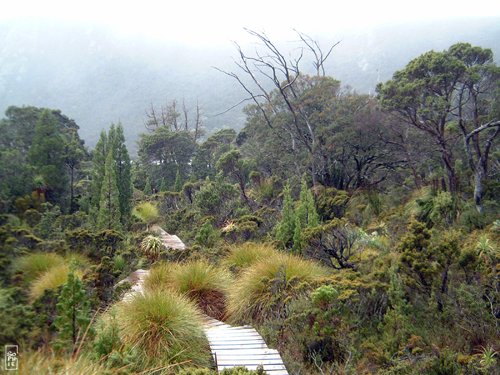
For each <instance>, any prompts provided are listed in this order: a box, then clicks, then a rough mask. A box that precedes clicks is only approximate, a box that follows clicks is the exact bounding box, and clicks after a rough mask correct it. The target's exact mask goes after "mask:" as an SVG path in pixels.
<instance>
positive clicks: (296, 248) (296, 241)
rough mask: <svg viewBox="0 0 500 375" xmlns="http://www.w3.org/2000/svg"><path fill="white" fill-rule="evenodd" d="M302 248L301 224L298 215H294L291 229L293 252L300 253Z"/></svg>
mask: <svg viewBox="0 0 500 375" xmlns="http://www.w3.org/2000/svg"><path fill="white" fill-rule="evenodd" d="M301 250H302V225H301V223H300V217H299V215H295V228H294V230H293V246H292V251H293V252H294V253H297V254H298V253H300V252H301Z"/></svg>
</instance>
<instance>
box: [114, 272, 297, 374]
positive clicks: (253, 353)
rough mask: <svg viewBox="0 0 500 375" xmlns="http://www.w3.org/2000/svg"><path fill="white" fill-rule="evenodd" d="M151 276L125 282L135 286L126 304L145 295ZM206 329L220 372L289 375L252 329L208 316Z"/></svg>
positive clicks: (140, 275)
mask: <svg viewBox="0 0 500 375" xmlns="http://www.w3.org/2000/svg"><path fill="white" fill-rule="evenodd" d="M148 275H149V271H148V270H142V269H139V270H137V271H135V272H132V273H131V274H130V276H129V277H127V278H126V279H125V280H124V281H128V282H129V283H130V284H132V289H131V290H130V291H128V292H127V293H125V295H124V296H123V300H124V301H130V300H131V299H132V298H133V297H134V295H135V294H137V293H140V294H142V293H144V288H143V283H144V280H145V278H146V277H147V276H148ZM203 330H204V331H205V335H206V336H207V339H208V343H209V345H210V350H211V351H212V356H213V358H214V361H215V363H216V365H217V371H218V372H219V371H222V370H224V369H225V368H232V367H238V366H244V367H246V368H247V369H249V370H256V369H257V367H258V366H259V365H262V367H263V368H264V370H265V371H266V373H268V374H269V375H288V372H287V370H286V368H285V365H284V364H283V360H282V359H281V356H280V354H279V353H278V351H277V350H274V349H269V348H268V347H267V345H266V343H265V341H264V339H263V338H262V337H261V336H260V334H259V333H258V332H257V331H256V330H255V329H254V328H252V327H251V326H241V327H233V326H230V325H229V324H226V323H223V322H221V321H219V320H216V319H213V318H210V317H209V316H205V321H204V325H203Z"/></svg>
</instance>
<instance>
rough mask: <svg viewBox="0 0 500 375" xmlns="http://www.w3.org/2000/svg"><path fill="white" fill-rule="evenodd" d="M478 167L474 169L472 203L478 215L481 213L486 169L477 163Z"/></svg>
mask: <svg viewBox="0 0 500 375" xmlns="http://www.w3.org/2000/svg"><path fill="white" fill-rule="evenodd" d="M478 164H479V165H478V166H477V167H476V170H475V171H474V203H475V205H476V210H477V212H479V213H480V214H482V213H483V204H482V200H483V195H484V189H483V181H484V178H485V176H486V169H485V168H484V166H483V165H482V163H478Z"/></svg>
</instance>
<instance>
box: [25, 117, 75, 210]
mask: <svg viewBox="0 0 500 375" xmlns="http://www.w3.org/2000/svg"><path fill="white" fill-rule="evenodd" d="M28 157H29V160H30V162H31V164H32V165H33V166H34V167H35V168H36V170H37V174H38V175H39V176H40V177H41V179H42V180H43V181H44V184H45V188H46V190H47V191H46V196H47V198H48V200H49V201H51V202H53V203H54V202H55V203H61V200H62V198H63V194H64V193H65V191H66V189H67V182H68V181H67V176H66V174H65V173H63V171H64V142H63V138H62V136H61V134H60V132H59V130H58V126H57V121H56V119H55V118H54V116H53V115H52V114H51V113H50V111H49V110H44V111H43V112H42V114H41V116H40V119H39V120H38V121H37V123H36V125H35V132H34V136H33V143H32V145H31V148H30V150H29V153H28Z"/></svg>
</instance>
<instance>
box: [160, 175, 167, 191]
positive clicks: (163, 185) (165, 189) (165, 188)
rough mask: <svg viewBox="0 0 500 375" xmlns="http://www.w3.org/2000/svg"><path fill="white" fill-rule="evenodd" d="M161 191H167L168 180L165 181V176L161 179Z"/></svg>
mask: <svg viewBox="0 0 500 375" xmlns="http://www.w3.org/2000/svg"><path fill="white" fill-rule="evenodd" d="M160 191H167V182H166V181H165V178H162V179H161V182H160Z"/></svg>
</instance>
